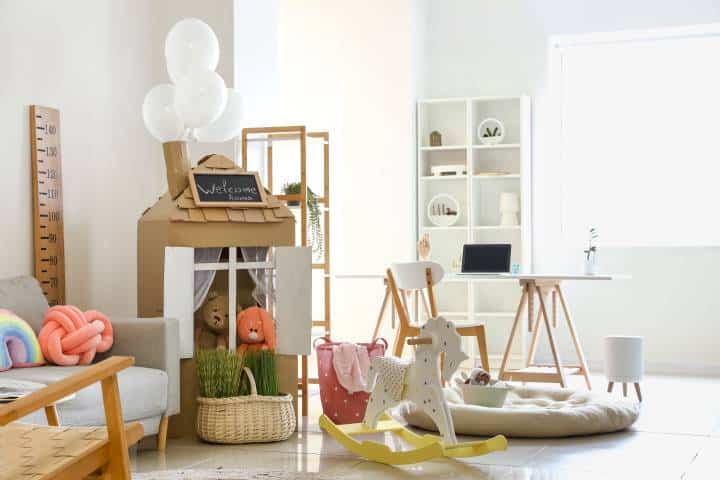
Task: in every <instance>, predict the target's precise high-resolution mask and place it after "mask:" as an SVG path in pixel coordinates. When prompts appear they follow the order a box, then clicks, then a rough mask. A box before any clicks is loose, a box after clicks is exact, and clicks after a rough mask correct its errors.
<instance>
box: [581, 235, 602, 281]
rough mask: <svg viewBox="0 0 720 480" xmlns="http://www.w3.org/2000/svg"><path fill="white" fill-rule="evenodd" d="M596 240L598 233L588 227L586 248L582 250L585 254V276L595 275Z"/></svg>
mask: <svg viewBox="0 0 720 480" xmlns="http://www.w3.org/2000/svg"><path fill="white" fill-rule="evenodd" d="M597 238H598V231H597V229H596V228H594V227H590V230H589V231H588V248H587V249H586V250H584V251H583V252H584V253H585V274H586V275H595V274H596V273H597V263H596V258H595V257H596V256H597V246H596V245H595V240H597Z"/></svg>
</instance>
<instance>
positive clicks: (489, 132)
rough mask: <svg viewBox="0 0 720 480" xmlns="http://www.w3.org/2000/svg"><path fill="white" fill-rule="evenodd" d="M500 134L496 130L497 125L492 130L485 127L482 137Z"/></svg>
mask: <svg viewBox="0 0 720 480" xmlns="http://www.w3.org/2000/svg"><path fill="white" fill-rule="evenodd" d="M498 136H500V132H498V127H495V128H494V129H493V130H492V131H490V129H489V128H486V129H485V133H483V137H498Z"/></svg>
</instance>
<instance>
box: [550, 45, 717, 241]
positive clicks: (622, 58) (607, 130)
mask: <svg viewBox="0 0 720 480" xmlns="http://www.w3.org/2000/svg"><path fill="white" fill-rule="evenodd" d="M558 48H559V52H558V53H559V55H560V62H561V63H560V77H559V79H560V82H561V83H560V84H559V85H558V86H559V92H558V93H559V96H558V99H559V101H560V102H561V103H560V109H561V130H562V135H561V145H560V146H561V155H562V168H563V185H562V189H563V196H562V198H563V234H564V236H565V239H566V240H568V241H570V242H572V243H576V242H578V241H584V240H585V239H586V237H587V229H588V227H589V226H594V227H597V228H598V229H599V231H600V235H601V242H600V244H601V245H602V246H638V245H643V246H676V245H685V246H687V245H719V244H720V215H718V211H719V209H720V198H719V192H720V60H719V59H720V36H717V35H704V36H700V35H698V36H692V37H689V36H683V37H663V38H656V39H652V40H649V39H645V40H643V39H637V38H636V39H633V40H631V41H613V42H606V43H586V44H575V45H569V46H561V47H558Z"/></svg>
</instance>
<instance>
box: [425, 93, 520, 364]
mask: <svg viewBox="0 0 720 480" xmlns="http://www.w3.org/2000/svg"><path fill="white" fill-rule="evenodd" d="M486 118H497V119H499V120H500V121H501V122H502V123H503V125H504V126H505V135H504V138H503V141H502V142H501V143H499V144H497V145H483V144H482V143H481V142H480V140H479V139H478V137H477V134H476V130H477V126H478V124H479V123H480V122H481V121H483V120H484V119H486ZM530 122H531V120H530V98H529V97H528V96H518V97H469V98H441V99H425V100H420V101H419V102H418V104H417V140H418V143H417V199H416V211H417V236H418V238H420V237H421V236H422V235H423V234H425V233H427V234H428V235H429V236H430V241H431V245H432V253H431V258H432V259H433V260H435V261H437V262H439V263H441V264H442V265H443V267H444V268H445V270H446V272H447V273H453V272H454V271H456V269H457V268H459V265H460V260H461V256H462V246H463V244H465V243H483V242H487V243H510V244H512V263H513V264H518V265H520V268H521V270H522V271H530V270H531V266H532V258H531V255H532V248H531V247H532V225H531V213H532V208H531V198H532V197H531V149H530V142H531V138H530ZM432 131H439V132H440V133H441V135H442V142H443V145H441V146H430V132H432ZM442 164H452V165H464V166H465V169H466V171H467V175H457V176H452V175H449V176H433V175H432V174H431V170H430V167H432V166H436V165H442ZM502 192H515V193H517V194H518V195H519V196H520V225H517V226H503V225H500V211H499V197H500V193H502ZM441 193H445V194H450V195H452V196H453V197H454V198H455V199H456V200H457V201H458V203H459V204H460V212H459V218H458V221H457V222H456V223H455V224H454V225H452V226H448V227H437V226H435V225H433V224H432V223H431V222H430V219H429V218H428V216H427V204H428V202H429V201H430V199H431V198H432V197H433V196H435V195H437V194H441ZM437 295H438V300H439V303H440V305H439V310H440V311H441V312H442V313H443V314H444V315H447V316H448V317H450V318H452V319H453V320H455V321H456V322H457V323H458V324H462V322H463V321H477V320H483V321H485V323H486V329H487V337H488V338H487V341H488V349H489V354H490V361H491V365H492V366H493V367H494V368H496V367H498V366H499V365H500V362H501V360H502V353H503V350H504V348H505V340H506V339H507V338H508V335H509V331H510V328H511V326H512V320H513V317H514V314H515V308H516V306H517V303H518V301H519V299H520V292H519V291H518V289H517V285H515V284H513V282H498V281H493V280H492V279H487V280H484V279H483V280H465V279H458V278H449V279H447V280H445V281H443V282H442V284H441V285H439V286H438V291H437ZM521 340H522V341H519V342H518V344H517V345H516V348H515V350H514V353H513V357H512V360H511V363H515V364H516V365H517V366H521V365H522V362H523V361H524V357H525V339H524V338H522V339H521ZM464 347H465V349H466V351H468V352H470V353H471V356H473V357H475V358H477V357H478V352H477V348H476V346H475V345H474V344H472V342H467V343H466V344H465V345H464Z"/></svg>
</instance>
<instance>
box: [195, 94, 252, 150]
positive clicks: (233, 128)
mask: <svg viewBox="0 0 720 480" xmlns="http://www.w3.org/2000/svg"><path fill="white" fill-rule="evenodd" d="M242 117H243V106H242V97H241V96H240V92H238V91H237V90H235V89H233V88H228V89H227V103H226V104H225V110H223V112H222V113H221V114H220V116H219V117H218V119H217V120H215V121H214V122H213V123H211V124H210V125H208V126H206V127H202V128H198V129H197V130H195V133H196V134H197V137H198V140H200V141H201V142H227V141H228V140H230V139H231V138H234V137H236V136H237V135H238V134H239V133H240V130H241V129H242Z"/></svg>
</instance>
